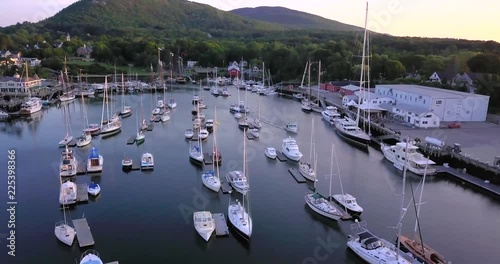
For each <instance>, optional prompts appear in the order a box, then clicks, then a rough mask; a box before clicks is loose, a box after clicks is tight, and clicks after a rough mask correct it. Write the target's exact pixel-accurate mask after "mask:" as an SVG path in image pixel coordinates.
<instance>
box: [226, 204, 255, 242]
mask: <svg viewBox="0 0 500 264" xmlns="http://www.w3.org/2000/svg"><path fill="white" fill-rule="evenodd" d="M227 211H228V213H227V216H228V218H229V222H230V223H231V225H232V226H233V227H234V228H236V230H237V231H238V233H239V234H240V235H242V236H243V237H244V238H245V239H250V237H251V236H252V218H251V217H250V216H249V215H248V213H247V212H245V211H244V208H243V207H242V206H241V205H240V203H239V202H238V203H231V204H229V206H228V208H227Z"/></svg>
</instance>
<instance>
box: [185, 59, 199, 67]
mask: <svg viewBox="0 0 500 264" xmlns="http://www.w3.org/2000/svg"><path fill="white" fill-rule="evenodd" d="M196 64H198V61H190V60H188V61H187V67H188V68H193V67H194V66H195V65H196Z"/></svg>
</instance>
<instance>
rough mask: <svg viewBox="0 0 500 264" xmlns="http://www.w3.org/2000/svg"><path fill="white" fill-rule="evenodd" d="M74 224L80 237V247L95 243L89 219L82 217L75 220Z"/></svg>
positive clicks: (77, 235)
mask: <svg viewBox="0 0 500 264" xmlns="http://www.w3.org/2000/svg"><path fill="white" fill-rule="evenodd" d="M73 226H74V227H75V231H76V237H77V239H78V244H79V245H80V247H88V246H93V245H94V244H95V242H94V237H93V236H92V232H90V227H89V224H88V223H87V219H85V218H80V219H75V220H73Z"/></svg>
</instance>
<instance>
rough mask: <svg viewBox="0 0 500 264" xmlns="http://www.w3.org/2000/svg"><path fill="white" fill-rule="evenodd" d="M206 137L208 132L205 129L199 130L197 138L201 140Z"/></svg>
mask: <svg viewBox="0 0 500 264" xmlns="http://www.w3.org/2000/svg"><path fill="white" fill-rule="evenodd" d="M208 135H209V133H208V130H207V129H206V128H202V129H201V130H200V133H198V137H200V139H201V140H205V139H207V138H208Z"/></svg>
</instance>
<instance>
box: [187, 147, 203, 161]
mask: <svg viewBox="0 0 500 264" xmlns="http://www.w3.org/2000/svg"><path fill="white" fill-rule="evenodd" d="M189 158H190V159H191V160H192V161H194V162H196V163H197V164H203V162H204V160H205V156H204V155H203V152H202V151H201V149H200V148H199V147H198V146H193V147H192V148H190V149H189Z"/></svg>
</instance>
